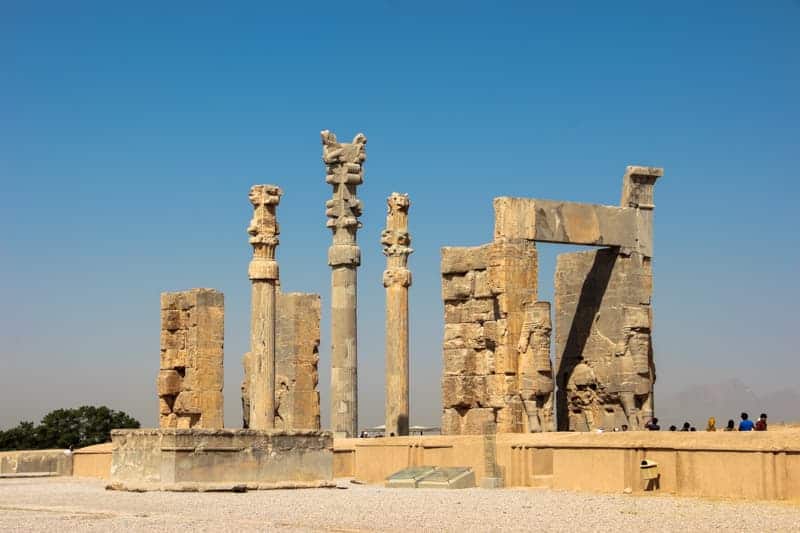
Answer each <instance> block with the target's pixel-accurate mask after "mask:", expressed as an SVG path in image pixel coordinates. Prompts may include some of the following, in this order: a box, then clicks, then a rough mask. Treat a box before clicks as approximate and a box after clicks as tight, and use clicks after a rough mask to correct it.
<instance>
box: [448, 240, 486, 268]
mask: <svg viewBox="0 0 800 533" xmlns="http://www.w3.org/2000/svg"><path fill="white" fill-rule="evenodd" d="M489 247H490V245H488V244H485V245H483V246H470V247H461V246H459V247H444V248H442V263H441V273H442V274H443V275H445V274H465V273H467V272H470V271H472V270H486V268H487V266H488V264H489Z"/></svg>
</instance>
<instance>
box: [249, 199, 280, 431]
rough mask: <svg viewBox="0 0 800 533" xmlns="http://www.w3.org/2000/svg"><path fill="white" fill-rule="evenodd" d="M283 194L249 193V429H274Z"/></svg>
mask: <svg viewBox="0 0 800 533" xmlns="http://www.w3.org/2000/svg"><path fill="white" fill-rule="evenodd" d="M282 194H283V192H282V191H281V189H280V188H278V187H276V186H274V185H254V186H253V187H252V188H251V189H250V202H251V203H252V204H253V207H254V212H253V219H252V220H251V221H250V225H249V226H248V228H247V232H248V233H249V234H250V244H251V245H252V246H253V259H252V261H250V267H249V269H248V275H249V277H250V281H251V282H252V293H251V295H252V300H251V309H250V356H249V358H248V360H249V364H250V365H252V367H251V369H250V383H249V388H250V419H249V424H250V427H251V428H252V429H273V427H274V425H275V290H276V286H277V284H278V279H279V275H278V262H277V261H275V247H276V246H277V245H278V242H279V241H278V235H279V234H280V230H279V227H278V222H277V220H276V217H275V209H276V207H277V205H278V203H279V202H280V198H281V195H282Z"/></svg>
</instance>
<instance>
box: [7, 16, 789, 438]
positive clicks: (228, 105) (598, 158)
mask: <svg viewBox="0 0 800 533" xmlns="http://www.w3.org/2000/svg"><path fill="white" fill-rule="evenodd" d="M235 4H236V5H235V7H225V8H223V4H222V3H207V2H136V3H132V4H126V5H123V4H121V3H117V2H82V1H76V2H55V1H54V2H39V1H2V2H0V228H2V231H0V302H2V305H0V363H1V364H0V427H6V426H9V425H12V424H15V423H16V422H17V421H19V420H20V419H38V418H39V417H40V416H41V415H42V414H44V413H46V412H47V411H49V410H51V409H53V408H57V407H64V406H72V405H79V404H82V403H93V404H107V405H109V406H111V407H114V408H117V409H123V410H125V411H128V412H130V413H131V414H133V415H134V416H137V417H138V418H140V419H141V420H142V421H143V423H145V424H148V425H149V424H153V423H155V421H156V410H157V403H156V400H155V385H154V382H155V377H156V373H157V369H158V343H159V297H158V296H159V293H160V292H161V291H165V290H179V289H185V288H190V287H196V286H203V287H214V288H218V289H220V290H222V291H224V292H225V299H226V302H225V303H226V346H225V348H226V352H225V354H226V359H225V365H226V422H227V424H228V425H231V426H234V425H236V424H238V423H239V421H240V404H239V381H240V379H241V374H242V370H241V363H240V359H241V355H242V353H244V352H245V351H246V349H247V343H248V331H247V330H248V312H249V282H248V280H247V262H248V260H249V257H250V253H251V250H250V247H249V246H248V244H247V235H246V233H245V228H246V226H247V222H248V220H249V218H250V214H251V208H250V205H249V203H248V201H247V192H248V189H249V187H250V185H251V184H255V183H276V184H279V185H280V186H281V187H282V188H283V190H284V198H283V200H282V202H281V205H280V207H279V220H280V222H281V227H282V232H283V233H282V241H281V245H280V247H279V250H278V259H279V262H280V264H281V274H282V284H283V287H284V288H285V290H291V291H309V292H318V293H320V294H321V295H322V297H323V315H324V316H323V340H322V345H321V362H320V371H321V379H320V388H321V392H322V394H323V421H324V422H327V419H328V407H327V405H328V404H327V402H328V400H327V398H328V386H329V379H330V372H329V366H330V351H329V336H328V328H329V326H328V306H329V305H330V300H329V294H330V289H329V283H330V272H329V268H328V266H327V264H326V251H327V247H328V245H329V242H330V232H329V231H328V230H327V229H326V228H325V216H324V202H325V199H326V198H327V197H329V196H330V187H329V186H327V185H326V184H325V182H324V169H323V165H322V163H321V161H320V153H321V148H320V141H319V131H320V130H321V129H325V128H329V129H332V130H334V131H335V132H336V133H337V134H338V135H339V136H340V138H345V139H349V138H351V137H352V136H353V135H354V134H355V133H357V132H359V131H363V132H364V133H365V134H366V135H367V137H368V139H369V143H368V146H367V150H368V160H367V163H366V177H365V183H364V185H363V187H361V190H360V194H361V196H362V198H363V200H364V203H365V214H364V217H363V222H364V229H363V230H362V231H361V232H360V233H359V240H360V244H361V247H362V256H363V267H362V268H361V270H360V273H359V283H360V292H359V298H360V302H359V304H360V307H359V311H360V322H359V327H360V336H359V341H360V345H359V346H360V348H359V352H360V353H359V358H360V361H359V363H360V369H359V372H360V391H361V413H360V414H361V422H362V424H365V425H369V424H378V423H381V422H382V412H383V306H384V295H383V287H382V285H381V272H382V270H383V268H384V257H383V256H382V255H381V252H380V244H379V235H380V231H381V229H382V227H383V224H384V205H385V204H384V202H385V197H386V196H387V195H388V194H389V193H391V192H392V191H398V192H407V193H409V194H410V196H411V199H412V203H413V205H412V208H411V215H410V226H411V232H412V237H413V240H414V248H415V250H416V253H415V254H414V255H412V256H411V261H410V264H411V268H412V270H413V272H414V286H413V287H412V288H411V314H412V343H411V350H412V423H433V424H438V421H439V410H440V407H439V376H440V371H441V352H440V345H441V334H442V323H443V319H442V307H441V302H440V297H439V290H440V289H439V287H440V282H439V269H438V263H439V248H440V247H441V246H443V245H472V244H479V243H482V242H487V241H489V240H491V233H492V208H491V205H492V203H491V202H492V198H493V197H495V196H501V195H517V196H530V197H540V198H555V199H565V200H576V201H587V202H597V203H607V204H617V202H618V201H619V194H620V188H621V176H622V173H623V171H624V167H625V165H628V164H644V165H655V166H663V167H664V168H665V177H664V178H663V179H662V180H661V181H660V182H659V184H658V185H657V187H656V204H657V207H656V232H655V239H656V241H655V242H656V248H655V259H654V271H655V299H654V301H655V327H656V329H655V331H656V334H655V335H656V336H655V348H656V364H657V367H658V376H659V382H658V385H657V394H667V393H670V392H674V391H676V390H679V389H680V388H681V387H683V386H684V385H686V384H694V383H711V382H715V381H720V380H723V379H727V378H730V377H740V378H742V379H743V380H745V381H746V382H748V383H750V384H751V385H752V386H753V387H754V389H756V390H768V389H770V388H773V387H778V386H792V385H794V384H796V382H797V375H798V372H800V363H798V355H800V354H798V349H797V335H796V333H797V330H798V324H799V323H800V312H798V302H799V301H800V291H799V290H798V283H797V275H798V272H800V269H798V264H799V263H800V261H798V259H799V256H800V251H798V250H799V249H800V246H799V245H800V238H799V237H798V234H797V230H798V222H800V220H798V210H797V202H798V192H800V185H798V168H800V143H799V139H800V136H799V135H798V134H799V133H800V126H798V120H799V119H800V107H799V106H798V95H800V30H799V29H798V28H800V2H798V1H790V0H784V1H780V0H775V1H772V2H754V1H744V2H732V1H724V2H723V1H720V2H702V3H700V2H668V3H667V2H660V3H653V2H626V3H622V2H604V3H598V2H583V3H576V2H569V3H565V4H566V5H564V6H562V7H554V4H555V3H554V2H553V3H547V4H538V3H536V2H518V3H511V2H496V3H495V2H485V3H474V2H399V1H392V2H363V3H357V2H336V3H334V2H326V3H324V4H317V5H315V4H311V3H300V2H298V3H296V5H294V6H292V7H287V5H286V4H285V3H280V4H279V3H269V5H268V3H267V2H252V3H244V2H239V3H235ZM701 4H702V5H701ZM278 6H279V7H278ZM565 249H566V247H558V246H552V245H551V246H542V247H541V263H542V267H541V271H540V286H541V291H540V292H541V294H540V297H541V298H542V299H550V298H551V297H552V276H553V267H554V264H555V255H556V253H559V252H561V251H563V250H565Z"/></svg>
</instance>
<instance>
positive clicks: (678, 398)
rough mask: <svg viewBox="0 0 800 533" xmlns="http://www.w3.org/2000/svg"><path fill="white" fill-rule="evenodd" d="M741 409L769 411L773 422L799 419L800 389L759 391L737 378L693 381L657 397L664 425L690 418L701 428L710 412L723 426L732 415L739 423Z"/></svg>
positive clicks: (751, 412)
mask: <svg viewBox="0 0 800 533" xmlns="http://www.w3.org/2000/svg"><path fill="white" fill-rule="evenodd" d="M742 411H745V412H747V413H748V414H749V415H750V417H751V418H753V419H756V418H757V417H758V415H759V414H761V413H767V415H768V416H769V421H770V422H772V423H779V422H795V421H798V420H800V390H799V389H790V388H785V389H780V390H777V391H772V392H769V393H767V394H762V395H757V394H756V393H755V392H753V390H752V389H751V388H750V387H749V386H747V385H746V384H744V383H743V382H742V381H740V380H738V379H732V380H728V381H724V382H722V383H716V384H708V385H692V386H690V387H687V388H686V389H684V390H682V391H681V392H679V393H678V394H675V395H671V396H665V397H659V396H657V397H656V416H658V418H659V423H660V425H661V428H662V429H666V428H668V427H669V426H670V425H671V424H675V425H676V426H678V428H680V427H681V425H682V424H683V422H685V421H688V422H691V423H692V425H694V426H695V427H696V428H697V429H698V430H701V429H705V427H706V422H707V420H708V418H709V417H710V416H713V417H714V418H716V419H717V427H719V428H722V427H724V426H725V424H726V423H727V422H728V420H729V419H733V420H734V421H735V422H736V423H737V424H738V422H739V415H740V413H741V412H742Z"/></svg>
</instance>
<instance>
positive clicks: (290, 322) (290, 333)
mask: <svg viewBox="0 0 800 533" xmlns="http://www.w3.org/2000/svg"><path fill="white" fill-rule="evenodd" d="M279 288H280V287H279ZM275 308H276V312H275V314H276V318H275V414H274V424H273V426H274V428H275V429H282V430H306V429H311V430H318V429H320V406H319V389H318V385H319V372H318V364H319V333H320V330H319V324H320V312H321V306H320V297H319V294H309V293H300V292H290V293H282V292H280V291H279V292H278V294H277V295H276V301H275ZM243 364H244V379H243V380H242V414H243V425H242V427H244V428H248V427H250V402H251V400H250V382H251V379H252V377H251V375H252V358H251V353H250V352H248V353H246V354H245V355H244V359H243Z"/></svg>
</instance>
